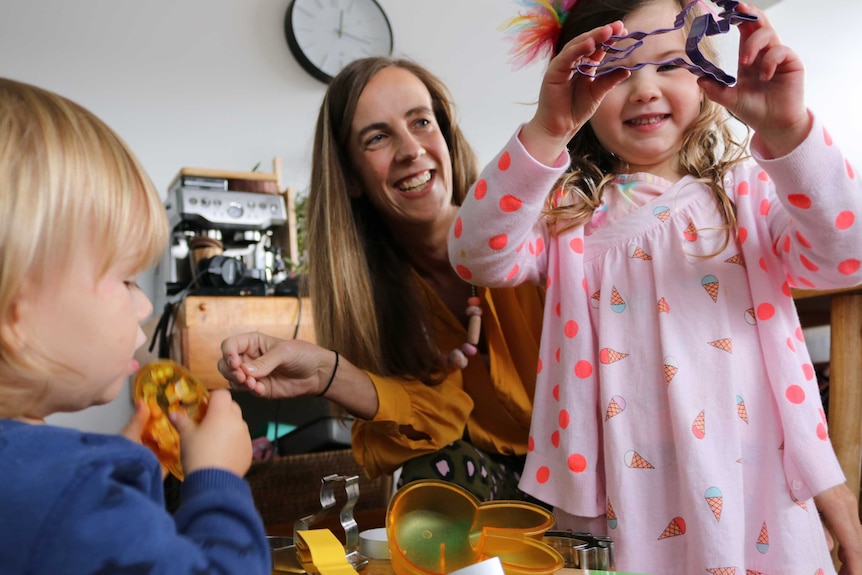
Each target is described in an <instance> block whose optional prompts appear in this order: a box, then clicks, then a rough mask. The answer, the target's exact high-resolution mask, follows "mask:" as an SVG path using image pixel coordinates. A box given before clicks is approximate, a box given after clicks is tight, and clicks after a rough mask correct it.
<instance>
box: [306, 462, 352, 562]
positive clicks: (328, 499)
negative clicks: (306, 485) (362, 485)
mask: <svg viewBox="0 0 862 575" xmlns="http://www.w3.org/2000/svg"><path fill="white" fill-rule="evenodd" d="M340 484H343V485H344V491H345V492H346V493H347V501H346V502H345V504H344V506H343V507H342V508H341V510H340V512H339V519H340V521H341V527H342V528H343V529H344V554H345V556H346V557H347V561H348V562H349V563H350V565H352V566H353V568H354V569H356V570H357V571H358V570H359V569H362V568H363V567H365V566H366V565H368V559H366V558H365V557H363V556H362V555H361V554H360V553H359V526H358V525H357V524H356V519H354V518H353V508H354V507H355V506H356V501H357V500H358V499H359V476H358V475H351V476H346V475H337V474H333V475H327V476H326V477H324V478H323V479H321V480H320V510H319V511H317V513H314V514H312V515H306V516H305V517H301V518H299V519H297V520H296V522H295V523H294V524H293V531H294V533H296V532H297V531H306V530H308V529H310V528H311V526H312V525H314V524H315V523H317V522H318V521H320V520H321V519H323V518H324V517H328V516H330V515H333V514H334V512H335V510H336V507H335V504H336V497H335V492H334V488H335V486H336V485H340Z"/></svg>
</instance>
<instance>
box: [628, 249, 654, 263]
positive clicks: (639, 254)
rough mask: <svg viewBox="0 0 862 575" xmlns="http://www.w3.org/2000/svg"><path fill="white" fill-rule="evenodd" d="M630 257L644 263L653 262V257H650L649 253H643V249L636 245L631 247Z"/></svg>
mask: <svg viewBox="0 0 862 575" xmlns="http://www.w3.org/2000/svg"><path fill="white" fill-rule="evenodd" d="M629 257H630V258H632V259H639V260H644V261H650V260H652V256H651V255H649V254H648V253H646V252H645V251H643V248H641V247H639V246H636V245H630V246H629Z"/></svg>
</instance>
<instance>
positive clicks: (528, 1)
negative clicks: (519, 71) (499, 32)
mask: <svg viewBox="0 0 862 575" xmlns="http://www.w3.org/2000/svg"><path fill="white" fill-rule="evenodd" d="M576 2H577V0H520V1H519V4H521V5H522V6H524V8H525V9H524V11H522V12H521V13H519V14H518V15H517V16H515V17H514V18H512V19H511V20H510V21H509V22H507V23H506V24H504V25H503V29H504V30H506V31H508V32H509V33H511V34H513V37H512V42H513V44H514V46H513V47H512V51H511V53H512V62H513V63H514V64H515V66H516V68H521V67H523V66H526V65H527V64H529V63H531V62H533V61H534V60H535V59H536V58H540V57H542V58H544V57H548V58H550V57H551V56H553V55H554V46H555V45H556V44H557V39H558V38H559V37H560V31H561V30H562V29H563V23H565V21H566V16H568V14H569V10H571V9H572V6H574V5H575V3H576Z"/></svg>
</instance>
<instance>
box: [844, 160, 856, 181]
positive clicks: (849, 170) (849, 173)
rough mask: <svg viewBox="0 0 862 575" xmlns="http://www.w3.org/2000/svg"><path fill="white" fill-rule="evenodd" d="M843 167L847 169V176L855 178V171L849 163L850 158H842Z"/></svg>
mask: <svg viewBox="0 0 862 575" xmlns="http://www.w3.org/2000/svg"><path fill="white" fill-rule="evenodd" d="M844 167H845V168H846V169H847V177H848V178H850V179H851V180H855V179H856V172H855V171H854V170H853V166H852V165H851V164H850V160H847V159H845V160H844Z"/></svg>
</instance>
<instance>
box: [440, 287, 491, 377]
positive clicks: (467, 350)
mask: <svg viewBox="0 0 862 575" xmlns="http://www.w3.org/2000/svg"><path fill="white" fill-rule="evenodd" d="M470 294H471V295H470V297H469V298H467V310H466V312H465V313H466V314H467V315H468V316H469V317H470V319H469V320H468V322H467V341H465V342H464V343H462V344H461V347H456V348H455V349H453V350H452V351H450V352H449V353H448V354H440V356H441V359H442V360H443V365H447V366H452V367H454V368H455V369H464V368H465V367H467V362H468V361H469V360H468V359H467V358H468V357H473V356H474V355H476V354H477V353H478V352H479V338H480V337H481V336H482V308H481V307H480V306H481V303H482V302H481V301H480V300H479V297H478V296H477V295H476V286H470Z"/></svg>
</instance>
